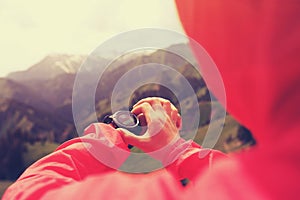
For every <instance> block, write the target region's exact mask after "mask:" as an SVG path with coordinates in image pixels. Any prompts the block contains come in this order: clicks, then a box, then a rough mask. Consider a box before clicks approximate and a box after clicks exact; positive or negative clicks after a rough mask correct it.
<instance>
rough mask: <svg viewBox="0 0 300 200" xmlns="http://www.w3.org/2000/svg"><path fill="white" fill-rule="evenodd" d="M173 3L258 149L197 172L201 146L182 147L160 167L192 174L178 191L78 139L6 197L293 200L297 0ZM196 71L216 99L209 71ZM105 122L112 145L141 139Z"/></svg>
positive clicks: (298, 79) (170, 182) (299, 80)
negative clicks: (110, 162)
mask: <svg viewBox="0 0 300 200" xmlns="http://www.w3.org/2000/svg"><path fill="white" fill-rule="evenodd" d="M176 3H177V8H178V13H179V16H180V19H181V21H182V24H183V26H184V28H185V30H186V33H187V34H188V35H189V36H190V37H191V38H193V39H194V40H196V41H198V42H199V43H200V44H201V45H203V46H204V48H205V49H206V50H207V51H208V53H209V54H210V55H211V57H212V58H213V59H214V61H215V62H216V64H217V66H218V69H219V70H220V73H221V76H222V78H223V81H224V84H225V89H226V93H227V98H228V99H227V103H228V105H227V108H228V111H229V112H230V113H231V114H233V115H234V116H235V117H236V118H237V119H238V120H239V121H240V122H241V123H242V124H245V125H246V126H247V128H249V129H250V130H251V132H252V133H253V134H254V137H255V139H256V141H257V146H256V147H255V148H253V149H252V150H251V151H247V152H242V153H240V154H237V155H234V156H233V157H232V158H231V159H230V160H229V159H227V160H225V159H222V160H221V159H219V161H218V162H215V165H211V168H210V170H208V169H203V170H201V172H200V173H197V172H198V171H197V166H203V163H201V159H199V157H198V156H197V155H198V153H199V151H201V149H200V148H198V147H190V148H188V149H187V152H186V153H185V152H183V154H181V155H180V157H179V158H177V159H176V160H175V162H174V163H173V164H171V165H170V166H169V167H167V169H170V170H171V171H172V172H176V173H177V174H180V175H183V176H184V177H187V176H188V175H189V174H193V172H195V171H196V173H195V174H196V175H195V176H193V177H192V179H193V180H194V184H192V185H190V186H188V187H186V188H185V189H183V188H181V187H179V185H178V184H176V181H175V180H174V179H172V178H171V176H169V175H168V174H166V173H159V174H157V173H154V174H147V175H129V174H123V173H121V172H118V171H115V170H112V169H109V168H107V167H106V166H104V165H103V164H101V163H99V162H97V160H95V159H94V158H93V157H92V156H91V155H90V154H89V153H88V152H87V151H86V149H85V148H83V145H82V141H81V140H79V139H75V140H73V141H71V142H68V143H67V144H65V145H63V146H62V147H61V148H60V149H59V150H57V151H56V152H54V153H53V154H51V155H50V156H47V157H46V158H44V159H42V160H40V161H38V162H37V163H36V164H34V165H33V166H31V167H30V168H29V169H28V170H27V171H26V172H25V173H24V174H23V175H22V176H21V177H20V179H19V180H18V181H17V182H16V183H15V184H14V185H13V186H11V187H10V188H9V189H8V191H7V192H6V193H5V196H4V199H26V198H43V199H50V198H66V199H70V198H73V199H83V198H87V199H100V198H115V199H120V198H126V197H128V198H130V199H153V198H156V199H195V198H196V199H201V198H202V199H299V189H300V181H299V180H300V171H299V169H300V160H299V154H300V145H299V144H298V140H299V131H300V123H299V122H300V110H299V106H298V102H300V92H299V86H300V68H299V63H300V57H299V55H298V54H299V53H298V52H299V49H300V37H299V35H300V26H299V23H300V21H299V20H298V19H299V17H300V16H299V15H300V12H299V9H300V4H299V2H298V1H296V0H287V1H285V2H284V3H283V2H282V1H277V0H275V1H274V0H262V1H237V0H229V1H222V0H215V1H211V0H188V1H187V0H176ZM195 54H196V57H197V58H198V59H199V61H200V60H201V55H197V52H195ZM203 73H204V74H203V75H204V76H205V77H206V80H207V82H208V85H209V86H210V89H211V90H212V91H213V93H214V94H215V96H216V97H217V98H218V96H219V95H218V93H219V91H218V90H217V89H216V88H215V87H214V79H213V77H212V76H210V71H209V69H208V68H204V70H203ZM221 102H222V101H221ZM223 103H224V102H223ZM105 128H106V129H109V131H115V133H119V134H114V135H115V136H114V137H113V139H111V141H112V142H113V143H114V144H115V145H116V146H120V147H124V148H125V146H126V145H124V141H125V140H126V139H128V140H130V142H131V143H135V144H136V145H137V144H138V138H135V137H130V136H128V135H127V133H123V132H118V130H112V129H111V127H108V126H105ZM103 134H105V132H103ZM122 134H123V135H124V137H123V136H122V137H121V136H120V135H122ZM169 134H170V135H171V136H172V135H173V136H174V134H171V133H169ZM175 135H176V134H175ZM84 137H85V138H86V139H84V142H87V143H89V142H90V143H91V144H92V143H97V144H98V143H99V142H98V140H97V137H103V136H99V135H95V134H91V135H89V134H88V135H86V136H84ZM108 138H109V137H108ZM171 138H172V137H171ZM135 139H136V140H135ZM175 144H176V143H175ZM174 148H175V149H176V146H175V147H174ZM179 152H180V151H179ZM212 155H213V154H212ZM112 156H114V155H113V153H112ZM125 157H126V156H124V157H123V159H124V158H125ZM212 157H213V156H212ZM78 158H80V159H78ZM83 161H85V162H83ZM121 161H122V160H121ZM208 161H209V160H208ZM116 163H118V162H116ZM89 164H90V165H89ZM91 166H98V167H96V168H95V167H91ZM174 166H175V167H174ZM172 167H174V168H172ZM126 195H128V196H126Z"/></svg>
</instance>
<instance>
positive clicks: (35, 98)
mask: <svg viewBox="0 0 300 200" xmlns="http://www.w3.org/2000/svg"><path fill="white" fill-rule="evenodd" d="M0 98H7V99H12V100H15V101H18V102H22V103H23V104H27V105H29V106H33V107H35V108H37V109H40V110H44V109H52V108H53V107H52V106H51V105H50V104H49V103H48V102H47V101H46V100H45V99H43V98H42V97H41V96H40V95H39V94H38V93H35V92H34V91H33V90H32V89H30V88H28V87H27V86H25V85H23V84H20V83H17V82H15V81H12V80H9V79H5V78H0Z"/></svg>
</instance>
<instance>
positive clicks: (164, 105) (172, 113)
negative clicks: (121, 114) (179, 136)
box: [132, 97, 181, 128]
mask: <svg viewBox="0 0 300 200" xmlns="http://www.w3.org/2000/svg"><path fill="white" fill-rule="evenodd" d="M151 108H152V109H151ZM132 112H133V113H134V114H136V115H139V114H141V113H143V115H144V116H145V119H146V122H147V123H149V122H150V121H153V120H151V119H154V118H155V117H157V116H160V118H162V117H166V114H167V116H168V117H169V118H170V119H171V120H172V122H173V123H174V125H176V127H177V128H180V127H181V117H180V115H179V114H178V110H177V108H176V107H175V106H174V105H173V104H172V103H171V102H170V101H169V100H166V99H163V98H160V97H148V98H145V99H142V100H140V101H139V102H138V103H136V104H135V105H134V106H133V110H132Z"/></svg>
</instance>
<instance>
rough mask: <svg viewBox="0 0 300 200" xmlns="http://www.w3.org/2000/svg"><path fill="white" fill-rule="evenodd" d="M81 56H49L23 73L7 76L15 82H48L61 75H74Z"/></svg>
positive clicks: (82, 58) (81, 60)
mask: <svg viewBox="0 0 300 200" xmlns="http://www.w3.org/2000/svg"><path fill="white" fill-rule="evenodd" d="M85 59H86V56H83V55H69V54H50V55H48V56H46V57H45V58H43V59H42V60H41V61H40V62H38V63H36V64H34V65H33V66H32V67H30V68H29V69H27V70H25V71H19V72H13V73H10V74H9V75H8V78H9V79H12V80H15V81H21V82H22V81H28V80H49V79H52V78H55V77H57V76H59V75H62V74H75V73H76V72H77V71H78V69H79V67H80V66H81V64H82V62H83V61H84V60H85Z"/></svg>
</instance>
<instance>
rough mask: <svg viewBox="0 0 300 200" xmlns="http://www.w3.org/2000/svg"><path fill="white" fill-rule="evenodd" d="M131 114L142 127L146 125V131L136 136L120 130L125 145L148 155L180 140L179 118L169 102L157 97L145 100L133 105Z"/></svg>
mask: <svg viewBox="0 0 300 200" xmlns="http://www.w3.org/2000/svg"><path fill="white" fill-rule="evenodd" d="M131 112H132V113H134V114H135V115H137V116H138V118H139V119H140V121H141V124H142V125H145V124H146V125H147V130H146V131H145V133H144V134H143V135H141V136H137V135H134V134H133V133H131V132H129V131H128V130H125V129H120V130H122V132H123V135H122V137H123V139H124V141H125V142H126V143H127V144H131V145H133V146H136V147H138V148H140V149H142V150H143V151H145V152H147V153H148V152H152V151H156V150H159V149H161V148H163V147H165V146H167V145H169V144H172V143H174V142H176V141H177V140H178V139H179V138H180V136H179V129H180V128H181V117H180V115H179V114H178V110H177V109H176V107H175V106H174V105H173V104H172V103H171V102H170V101H168V100H166V99H163V98H158V97H151V98H146V99H143V100H141V101H139V102H138V103H137V104H135V105H134V107H133V109H132V111H131Z"/></svg>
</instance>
